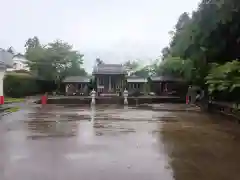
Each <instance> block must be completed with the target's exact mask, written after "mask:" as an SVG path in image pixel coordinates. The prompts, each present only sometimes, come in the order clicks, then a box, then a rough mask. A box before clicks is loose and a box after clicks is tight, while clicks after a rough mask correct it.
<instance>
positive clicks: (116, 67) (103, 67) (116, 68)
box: [93, 64, 126, 74]
mask: <svg viewBox="0 0 240 180" xmlns="http://www.w3.org/2000/svg"><path fill="white" fill-rule="evenodd" d="M125 73H126V72H125V68H124V67H123V65H121V64H99V65H97V66H96V67H94V69H93V74H125Z"/></svg>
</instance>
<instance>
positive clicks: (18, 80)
mask: <svg viewBox="0 0 240 180" xmlns="http://www.w3.org/2000/svg"><path fill="white" fill-rule="evenodd" d="M3 88H4V94H5V95H6V96H9V97H15V98H18V97H24V96H30V95H34V94H36V93H38V92H39V87H38V84H37V83H36V79H35V78H33V77H31V76H29V75H13V74H7V75H6V76H5V78H4V81H3Z"/></svg>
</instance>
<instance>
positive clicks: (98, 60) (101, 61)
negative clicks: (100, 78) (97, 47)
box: [96, 58, 104, 65]
mask: <svg viewBox="0 0 240 180" xmlns="http://www.w3.org/2000/svg"><path fill="white" fill-rule="evenodd" d="M96 64H97V65H99V64H104V62H103V60H101V59H100V58H97V59H96Z"/></svg>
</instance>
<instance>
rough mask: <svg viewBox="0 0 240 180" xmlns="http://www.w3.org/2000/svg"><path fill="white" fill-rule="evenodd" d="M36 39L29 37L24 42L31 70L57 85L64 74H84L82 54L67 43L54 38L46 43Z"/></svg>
mask: <svg viewBox="0 0 240 180" xmlns="http://www.w3.org/2000/svg"><path fill="white" fill-rule="evenodd" d="M38 42H39V40H38V39H36V38H35V39H34V40H32V39H30V40H28V41H27V43H26V44H28V45H27V46H26V54H27V57H28V59H29V66H30V69H31V71H33V72H35V73H36V75H37V76H38V77H40V78H41V79H45V80H54V81H55V82H56V84H58V87H60V83H61V81H62V80H63V79H64V78H65V77H66V76H72V75H86V74H87V73H86V72H85V70H84V69H83V68H81V65H82V64H83V55H82V54H80V53H79V52H78V51H75V50H73V48H72V46H71V45H69V44H68V43H66V42H64V41H61V40H56V41H54V42H52V43H48V44H47V45H41V44H38Z"/></svg>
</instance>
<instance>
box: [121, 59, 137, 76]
mask: <svg viewBox="0 0 240 180" xmlns="http://www.w3.org/2000/svg"><path fill="white" fill-rule="evenodd" d="M123 66H124V67H125V69H126V71H127V73H128V74H129V75H131V74H133V73H134V72H135V71H137V70H138V69H139V67H140V65H139V62H138V61H130V60H129V61H126V62H125V63H124V64H123Z"/></svg>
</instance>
